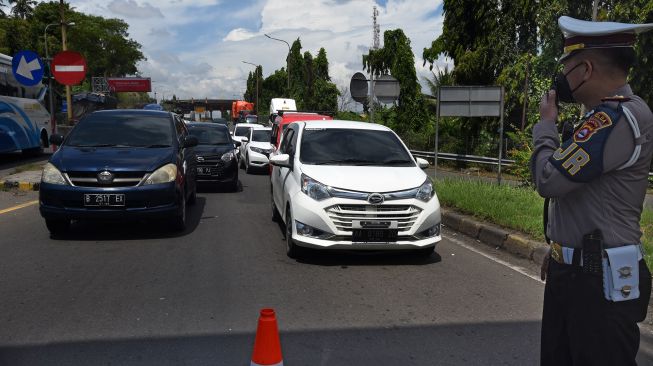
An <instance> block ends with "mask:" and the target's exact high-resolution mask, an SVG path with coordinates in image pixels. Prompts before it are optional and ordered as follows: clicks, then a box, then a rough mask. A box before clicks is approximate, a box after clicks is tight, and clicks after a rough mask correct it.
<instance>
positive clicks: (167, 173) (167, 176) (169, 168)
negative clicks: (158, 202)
mask: <svg viewBox="0 0 653 366" xmlns="http://www.w3.org/2000/svg"><path fill="white" fill-rule="evenodd" d="M175 178H177V166H176V165H175V164H166V165H164V166H162V167H160V168H159V169H157V170H155V171H154V173H152V174H150V176H149V177H148V178H147V180H145V183H143V185H148V184H161V183H169V182H173V181H174V180H175Z"/></svg>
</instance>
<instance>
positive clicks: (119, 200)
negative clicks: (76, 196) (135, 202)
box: [84, 193, 125, 207]
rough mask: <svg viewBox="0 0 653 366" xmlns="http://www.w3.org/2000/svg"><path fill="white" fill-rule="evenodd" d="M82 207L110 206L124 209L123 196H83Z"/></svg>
mask: <svg viewBox="0 0 653 366" xmlns="http://www.w3.org/2000/svg"><path fill="white" fill-rule="evenodd" d="M84 206H112V207H124V206H125V195H124V194H113V193H111V194H85V195H84Z"/></svg>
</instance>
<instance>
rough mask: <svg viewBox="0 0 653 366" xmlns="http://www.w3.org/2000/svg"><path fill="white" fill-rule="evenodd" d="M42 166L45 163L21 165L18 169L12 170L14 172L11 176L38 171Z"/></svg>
mask: <svg viewBox="0 0 653 366" xmlns="http://www.w3.org/2000/svg"><path fill="white" fill-rule="evenodd" d="M43 165H45V163H43V162H41V163H30V164H25V165H21V166H19V167H16V168H14V172H13V173H12V174H17V173H22V172H28V171H40V170H42V169H43Z"/></svg>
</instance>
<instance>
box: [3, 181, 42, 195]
mask: <svg viewBox="0 0 653 366" xmlns="http://www.w3.org/2000/svg"><path fill="white" fill-rule="evenodd" d="M39 186H40V183H39V182H37V183H32V182H16V181H10V180H7V181H5V180H0V187H2V188H3V189H5V190H12V189H13V190H19V191H24V192H28V191H38V190H39Z"/></svg>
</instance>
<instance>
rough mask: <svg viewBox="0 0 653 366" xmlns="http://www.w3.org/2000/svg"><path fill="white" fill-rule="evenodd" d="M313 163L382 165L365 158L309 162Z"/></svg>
mask: <svg viewBox="0 0 653 366" xmlns="http://www.w3.org/2000/svg"><path fill="white" fill-rule="evenodd" d="M307 164H312V165H359V166H364V165H381V163H380V162H378V161H372V160H365V159H333V160H322V161H317V162H314V163H307Z"/></svg>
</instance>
